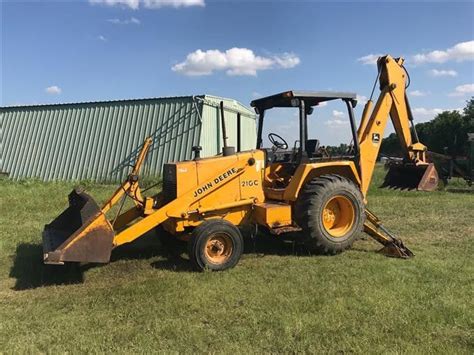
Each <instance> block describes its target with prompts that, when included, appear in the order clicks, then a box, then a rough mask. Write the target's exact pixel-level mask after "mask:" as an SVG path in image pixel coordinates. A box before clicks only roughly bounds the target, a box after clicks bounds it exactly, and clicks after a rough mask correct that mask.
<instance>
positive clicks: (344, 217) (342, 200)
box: [321, 195, 355, 238]
mask: <svg viewBox="0 0 474 355" xmlns="http://www.w3.org/2000/svg"><path fill="white" fill-rule="evenodd" d="M321 218H322V222H323V226H324V229H325V230H326V232H328V233H329V235H331V237H334V238H342V237H344V236H345V235H346V233H347V232H348V231H350V230H351V228H352V226H353V225H354V219H355V209H354V205H353V204H352V202H351V201H350V200H349V199H348V198H347V197H345V196H342V195H337V196H334V197H332V198H331V199H330V200H329V201H328V202H326V205H325V206H324V208H323V214H322V216H321Z"/></svg>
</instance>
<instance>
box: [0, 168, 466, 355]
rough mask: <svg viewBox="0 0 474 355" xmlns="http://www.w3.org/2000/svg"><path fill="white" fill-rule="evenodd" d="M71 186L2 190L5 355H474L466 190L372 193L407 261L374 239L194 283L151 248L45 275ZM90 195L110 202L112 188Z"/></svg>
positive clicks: (279, 249)
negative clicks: (174, 354)
mask: <svg viewBox="0 0 474 355" xmlns="http://www.w3.org/2000/svg"><path fill="white" fill-rule="evenodd" d="M381 174H382V171H381V169H379V170H378V172H377V176H376V180H375V181H374V186H377V185H378V184H380V179H381ZM73 185H74V184H72V183H41V182H35V181H26V182H15V183H14V182H11V181H8V180H1V181H0V189H1V194H0V201H1V203H0V222H1V226H2V227H1V230H0V352H7V353H12V352H52V353H56V352H74V353H75V352H152V351H159V350H160V351H178V352H219V353H221V352H224V353H231V352H237V353H248V352H252V353H254V352H330V353H336V352H338V353H341V352H344V353H345V352H356V353H366V352H369V353H381V352H383V353H402V352H406V353H442V354H445V353H466V354H472V353H474V301H473V299H474V297H473V296H474V292H473V291H474V279H473V275H474V259H473V257H472V254H473V252H474V194H473V193H472V190H471V191H470V192H462V191H461V192H458V193H455V192H450V191H438V192H435V193H421V192H400V191H389V190H381V189H377V188H372V189H371V191H370V194H369V201H370V202H369V207H370V208H371V209H372V210H373V211H374V212H375V213H376V214H378V215H379V216H380V217H381V218H382V219H383V220H384V222H385V224H386V226H387V227H389V228H390V229H392V230H393V231H394V232H396V233H397V234H398V235H399V236H401V237H402V238H403V240H404V242H405V244H406V245H407V246H409V247H410V248H411V250H412V251H413V252H414V253H415V254H416V256H415V258H413V259H411V260H400V259H390V258H387V257H384V256H382V255H380V254H377V253H375V250H377V249H378V248H379V246H378V245H377V244H376V243H375V242H373V241H371V240H370V239H366V238H363V239H362V240H360V241H358V242H356V243H355V245H354V248H353V249H352V250H350V251H348V252H345V253H343V254H341V255H337V256H334V257H324V256H308V255H307V253H305V252H304V250H301V249H296V251H295V249H294V248H293V247H292V245H291V244H285V243H280V242H278V241H273V242H271V243H263V242H260V243H258V244H257V245H256V247H255V249H254V248H253V246H249V247H248V249H249V250H250V251H249V252H248V253H246V254H245V255H244V257H243V259H242V260H241V262H240V263H239V265H238V266H237V267H236V268H234V269H232V270H230V271H227V272H222V273H210V272H204V273H195V272H191V271H189V266H188V263H187V261H186V260H182V259H180V258H176V257H175V258H171V259H170V258H168V257H166V256H165V255H164V254H163V253H162V251H161V248H160V245H159V243H156V242H155V241H153V240H151V242H150V245H149V246H148V247H147V248H146V249H144V248H142V247H140V246H135V247H133V248H128V249H127V250H122V251H119V253H118V254H115V255H114V260H113V262H111V263H110V264H108V265H105V266H101V267H82V268H81V269H68V270H66V271H64V269H57V268H56V269H54V268H51V267H45V266H43V265H42V260H41V258H42V249H41V245H40V243H41V231H42V228H43V225H44V224H45V223H48V222H49V221H51V220H52V219H53V218H54V217H56V216H57V215H58V214H59V212H60V211H62V210H63V209H64V208H65V207H66V203H67V202H66V197H67V194H68V193H69V191H70V190H71V189H72V187H73ZM458 185H459V187H464V185H463V184H461V183H458ZM453 186H455V185H453ZM87 188H88V190H89V191H90V192H91V194H92V195H93V196H94V197H95V198H96V199H97V200H98V201H103V200H105V199H106V198H107V197H108V196H109V195H110V193H111V192H112V191H113V190H114V188H115V186H112V185H91V184H89V185H88V186H87Z"/></svg>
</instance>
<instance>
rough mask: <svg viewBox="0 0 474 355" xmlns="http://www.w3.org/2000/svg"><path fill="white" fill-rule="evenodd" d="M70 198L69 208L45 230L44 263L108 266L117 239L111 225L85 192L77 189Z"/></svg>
mask: <svg viewBox="0 0 474 355" xmlns="http://www.w3.org/2000/svg"><path fill="white" fill-rule="evenodd" d="M68 198H69V207H68V208H67V209H66V210H64V212H63V213H61V214H60V215H59V216H58V217H57V218H56V219H55V220H53V221H52V222H51V223H50V224H47V225H46V226H45V227H44V231H43V258H44V263H45V264H64V262H66V261H73V262H84V263H87V262H89V263H107V262H108V261H109V260H110V254H111V252H112V242H113V239H114V230H113V227H112V225H111V224H110V222H109V221H108V220H107V218H106V216H105V215H104V214H103V213H102V211H101V209H100V207H99V206H98V205H97V203H96V202H95V201H94V200H93V199H92V197H90V196H89V195H88V194H86V193H85V192H83V191H81V190H79V189H74V190H73V191H72V192H71V193H70V194H69V196H68Z"/></svg>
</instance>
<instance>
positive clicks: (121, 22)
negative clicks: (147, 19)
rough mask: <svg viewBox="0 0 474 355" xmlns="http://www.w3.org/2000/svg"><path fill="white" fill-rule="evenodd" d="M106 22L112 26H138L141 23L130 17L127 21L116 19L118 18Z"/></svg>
mask: <svg viewBox="0 0 474 355" xmlns="http://www.w3.org/2000/svg"><path fill="white" fill-rule="evenodd" d="M107 22H110V23H113V24H114V25H139V24H140V23H141V22H140V20H139V19H137V18H136V17H130V18H129V19H124V20H121V19H118V18H111V19H108V20H107Z"/></svg>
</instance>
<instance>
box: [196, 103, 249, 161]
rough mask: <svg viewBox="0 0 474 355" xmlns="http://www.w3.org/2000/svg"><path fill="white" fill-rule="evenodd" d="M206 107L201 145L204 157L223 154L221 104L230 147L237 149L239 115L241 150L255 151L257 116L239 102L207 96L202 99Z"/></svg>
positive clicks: (204, 109)
mask: <svg viewBox="0 0 474 355" xmlns="http://www.w3.org/2000/svg"><path fill="white" fill-rule="evenodd" d="M202 100H203V103H204V106H203V112H202V135H201V143H200V145H201V146H202V148H203V150H202V151H203V155H208V156H209V155H212V154H216V153H213V152H219V153H220V152H221V151H222V146H223V144H224V143H223V137H222V125H221V116H220V102H221V101H223V102H224V117H225V122H226V133H227V137H228V145H229V146H234V147H236V148H237V114H238V113H240V117H241V150H249V149H254V148H255V146H256V142H257V128H256V116H255V114H254V113H253V112H252V111H251V110H250V109H249V108H247V107H245V106H243V105H242V104H240V103H239V102H237V101H235V100H232V99H226V98H221V97H217V96H211V95H206V96H204V98H203V99H202Z"/></svg>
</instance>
